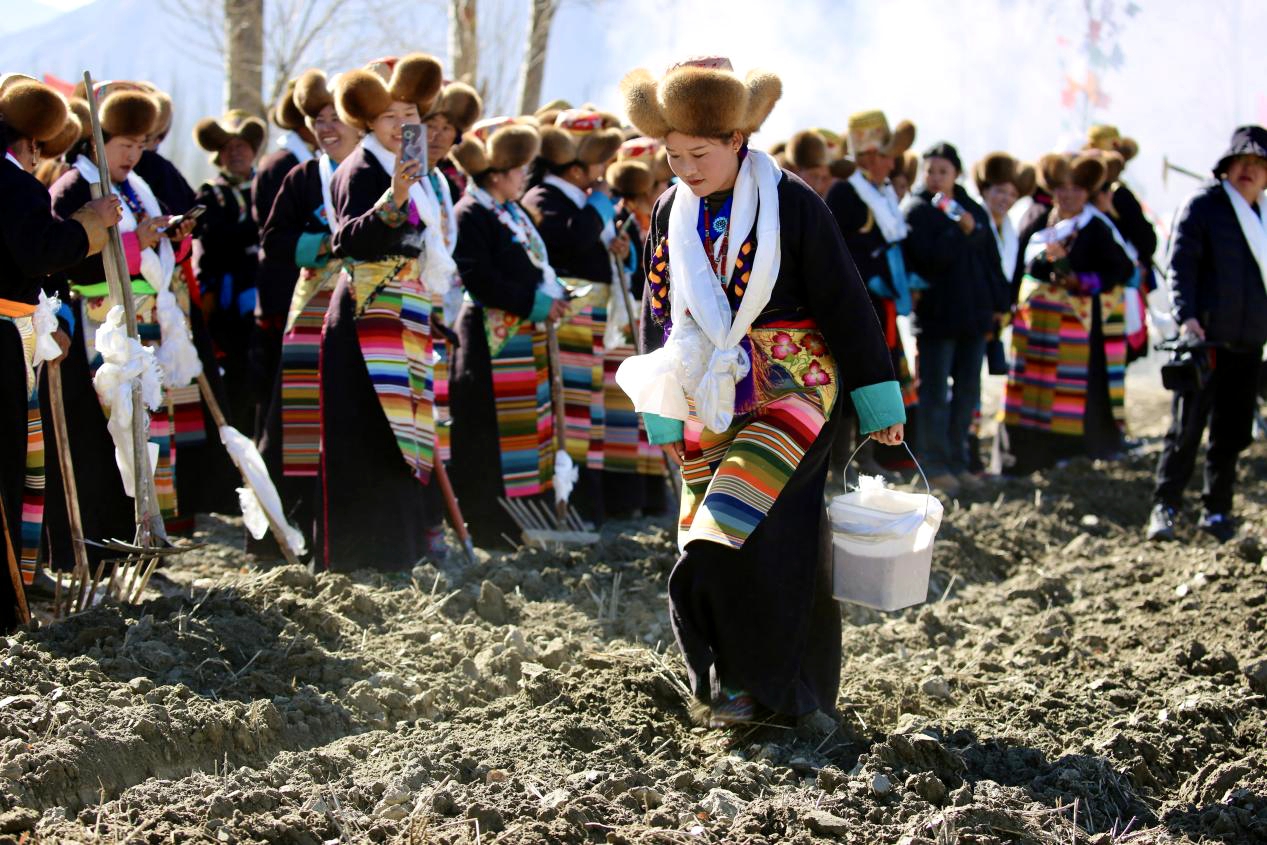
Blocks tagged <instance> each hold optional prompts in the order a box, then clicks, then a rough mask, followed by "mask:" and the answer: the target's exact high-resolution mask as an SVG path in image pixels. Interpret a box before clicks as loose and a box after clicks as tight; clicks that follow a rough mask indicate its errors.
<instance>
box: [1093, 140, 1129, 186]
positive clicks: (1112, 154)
mask: <svg viewBox="0 0 1267 845" xmlns="http://www.w3.org/2000/svg"><path fill="white" fill-rule="evenodd" d="M1082 155H1084V156H1090V157H1091V158H1095V159H1098V160H1099V161H1101V162H1102V163H1103V164H1104V184H1103V185H1102V186H1101V187H1102V188H1107V187H1109V186H1110V185H1113V184H1114V183H1116V182H1117V180H1118V178H1120V177H1121V175H1122V170H1123V169H1124V168H1125V167H1126V158H1125V157H1124V156H1123V155H1122V154H1121V153H1119V152H1118V151H1117V150H1096V149H1091V150H1083V151H1082Z"/></svg>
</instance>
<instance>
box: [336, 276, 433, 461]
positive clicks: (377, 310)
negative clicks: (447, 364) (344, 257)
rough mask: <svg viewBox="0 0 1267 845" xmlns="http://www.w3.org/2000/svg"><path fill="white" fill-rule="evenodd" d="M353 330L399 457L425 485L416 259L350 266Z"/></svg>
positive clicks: (427, 366) (425, 333)
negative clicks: (354, 312) (353, 308)
mask: <svg viewBox="0 0 1267 845" xmlns="http://www.w3.org/2000/svg"><path fill="white" fill-rule="evenodd" d="M350 269H351V272H352V279H353V283H354V293H355V296H356V303H357V317H356V333H357V339H358V340H359V342H360V346H361V354H362V356H363V357H364V358H365V366H366V369H367V370H368V371H369V375H370V381H371V382H372V383H373V385H374V392H375V393H376V394H377V395H378V402H379V405H380V406H381V407H382V409H383V414H384V415H385V416H386V417H387V422H388V425H390V426H391V429H392V434H393V435H394V436H395V438H396V445H397V446H398V447H399V448H400V454H401V457H402V458H404V460H405V463H406V464H408V465H409V468H410V471H411V472H412V473H413V474H414V476H415V477H416V478H417V479H418V480H419V481H421V482H422V483H424V484H426V483H428V482H429V481H430V479H431V468H432V466H433V465H434V463H433V462H434V460H435V416H434V414H435V396H434V393H433V389H434V384H433V381H432V378H433V375H432V366H431V352H432V348H431V325H430V318H431V298H430V294H428V293H427V291H426V290H425V289H424V288H423V286H422V282H421V280H420V279H419V275H418V262H417V260H415V259H409V260H405V261H384V262H366V263H363V264H356V265H353V266H352V267H351V268H350Z"/></svg>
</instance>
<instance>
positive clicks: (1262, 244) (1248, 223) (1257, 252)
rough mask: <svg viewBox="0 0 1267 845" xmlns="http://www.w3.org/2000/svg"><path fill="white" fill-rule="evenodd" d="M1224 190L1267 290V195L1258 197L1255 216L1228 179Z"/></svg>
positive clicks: (1252, 209)
mask: <svg viewBox="0 0 1267 845" xmlns="http://www.w3.org/2000/svg"><path fill="white" fill-rule="evenodd" d="M1223 190H1225V191H1227V197H1228V199H1230V200H1231V201H1232V210H1233V211H1235V212H1236V222H1238V223H1240V224H1241V234H1243V235H1244V236H1245V242H1246V243H1248V244H1249V251H1250V252H1252V253H1253V254H1254V260H1255V261H1257V262H1258V275H1259V278H1261V279H1262V282H1263V287H1264V288H1265V289H1267V202H1264V201H1265V200H1267V194H1259V195H1258V213H1257V214H1255V213H1254V208H1253V206H1251V205H1250V204H1249V203H1248V202H1246V201H1245V197H1243V196H1241V193H1240V191H1238V190H1236V189H1235V188H1233V187H1232V186H1231V185H1230V184H1229V183H1228V181H1227V180H1226V179H1224V180H1223Z"/></svg>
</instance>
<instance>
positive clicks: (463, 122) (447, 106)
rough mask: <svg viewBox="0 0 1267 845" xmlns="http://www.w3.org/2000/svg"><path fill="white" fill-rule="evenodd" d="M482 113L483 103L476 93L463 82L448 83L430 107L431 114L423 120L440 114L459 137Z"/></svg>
mask: <svg viewBox="0 0 1267 845" xmlns="http://www.w3.org/2000/svg"><path fill="white" fill-rule="evenodd" d="M483 111H484V101H483V100H482V99H480V95H479V92H478V91H476V90H475V89H474V88H472V87H471V86H469V85H467V84H466V83H465V82H450V83H449V84H448V85H446V86H444V90H442V91H441V92H440V98H439V99H437V100H436V102H435V105H434V106H432V107H431V113H430V114H428V115H425V116H424V117H423V120H426V119H427V118H429V117H431V116H432V115H437V114H442V115H444V116H445V119H447V120H448V121H449V123H452V124H453V128H454V129H456V130H457V131H458V134H459V135H461V134H462V133H464V132H466V131H467V130H468V129H470V128H471V127H472V126H474V125H475V121H477V120H479V119H480V113H481V112H483Z"/></svg>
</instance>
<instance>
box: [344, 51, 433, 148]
mask: <svg viewBox="0 0 1267 845" xmlns="http://www.w3.org/2000/svg"><path fill="white" fill-rule="evenodd" d="M443 81H444V74H443V72H442V71H441V69H440V62H439V61H437V60H436V59H435V58H433V57H431V56H428V55H426V54H425V53H410V54H409V55H407V56H402V57H401V58H400V59H379V60H376V61H373V62H370V64H369V65H368V67H367V68H363V69H361V70H351V71H348V72H347V73H344V74H342V75H341V76H339V79H338V82H336V83H335V87H334V89H335V90H334V104H335V108H337V109H338V110H339V119H340V120H342V121H343V122H344V123H346V124H347V125H348V126H352V127H355V128H356V129H360V130H362V131H369V126H370V124H371V123H373V122H374V119H375V118H377V117H378V116H379V115H380V114H382V113H383V112H385V111H387V110H388V109H389V108H391V105H392V102H393V101H395V102H401V103H414V104H415V105H417V107H418V114H419V116H421V115H424V114H426V113H427V112H429V111H430V110H431V104H432V103H433V102H435V99H436V96H437V95H438V94H439V93H440V86H441V84H442V83H443Z"/></svg>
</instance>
